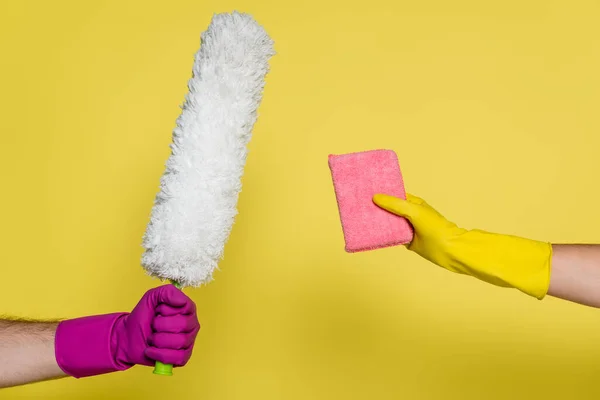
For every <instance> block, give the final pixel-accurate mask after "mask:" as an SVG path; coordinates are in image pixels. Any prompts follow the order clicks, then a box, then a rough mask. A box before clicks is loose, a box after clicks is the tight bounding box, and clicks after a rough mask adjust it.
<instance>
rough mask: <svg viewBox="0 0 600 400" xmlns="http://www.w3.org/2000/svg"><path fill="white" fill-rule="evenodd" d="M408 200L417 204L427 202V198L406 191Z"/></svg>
mask: <svg viewBox="0 0 600 400" xmlns="http://www.w3.org/2000/svg"><path fill="white" fill-rule="evenodd" d="M406 200H407V201H409V202H411V203H413V204H417V205H421V204H425V200H423V199H422V198H420V197H417V196H415V195H414V194H410V193H406Z"/></svg>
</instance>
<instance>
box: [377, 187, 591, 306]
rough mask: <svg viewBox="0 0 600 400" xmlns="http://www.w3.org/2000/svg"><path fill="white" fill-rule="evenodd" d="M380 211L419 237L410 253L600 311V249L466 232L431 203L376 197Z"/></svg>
mask: <svg viewBox="0 0 600 400" xmlns="http://www.w3.org/2000/svg"><path fill="white" fill-rule="evenodd" d="M373 201H374V202H375V204H376V205H378V206H379V207H381V208H383V209H385V210H387V211H389V212H391V213H393V214H396V215H398V216H401V217H404V218H406V219H408V221H409V222H410V223H411V225H412V226H413V228H414V237H413V239H412V241H411V242H410V243H409V244H408V246H407V248H408V249H409V250H411V251H413V252H415V253H417V254H419V255H420V256H421V257H423V258H425V259H427V260H429V261H431V262H432V263H434V264H437V265H438V266H440V267H442V268H445V269H447V270H449V271H452V272H456V273H460V274H464V275H469V276H473V277H475V278H478V279H480V280H482V281H485V282H488V283H491V284H493V285H497V286H501V287H508V288H516V289H518V290H520V291H522V292H524V293H526V294H528V295H530V296H533V297H535V298H537V299H543V298H544V297H545V296H546V295H550V296H553V297H557V298H561V299H564V300H569V301H573V302H576V303H579V304H584V305H588V306H592V307H598V308H600V245H593V244H592V245H583V244H581V245H580V244H551V243H548V242H543V241H537V240H531V239H527V238H522V237H517V236H511V235H503V234H498V233H491V232H485V231H482V230H479V229H464V228H462V227H459V226H457V225H456V224H455V223H453V222H451V221H449V220H447V219H446V218H445V217H444V216H442V215H441V214H440V213H439V212H438V211H437V210H435V209H434V208H433V207H432V206H430V205H429V204H427V202H425V200H423V199H421V198H419V197H416V196H413V195H410V194H408V195H407V198H406V199H399V198H395V197H391V196H386V195H376V196H375V197H374V198H373Z"/></svg>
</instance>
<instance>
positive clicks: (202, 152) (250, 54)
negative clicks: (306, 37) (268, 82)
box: [142, 12, 275, 287]
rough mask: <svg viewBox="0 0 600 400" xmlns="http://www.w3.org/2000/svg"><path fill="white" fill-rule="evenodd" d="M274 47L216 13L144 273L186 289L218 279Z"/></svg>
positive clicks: (178, 131)
mask: <svg viewBox="0 0 600 400" xmlns="http://www.w3.org/2000/svg"><path fill="white" fill-rule="evenodd" d="M274 54H275V52H274V49H273V41H272V40H271V38H270V37H269V36H268V34H267V33H266V32H265V30H264V29H263V28H262V27H261V26H260V25H259V24H258V23H257V22H256V21H255V20H254V19H253V18H252V17H251V16H250V15H247V14H242V13H237V12H234V13H225V14H216V15H214V16H213V19H212V21H211V23H210V25H209V27H208V29H207V30H206V31H205V32H203V33H202V35H201V47H200V50H199V51H198V52H197V53H196V55H195V62H194V67H193V73H192V78H191V79H190V80H189V83H188V88H189V93H188V94H187V95H186V97H185V102H184V104H183V106H182V112H181V115H180V116H179V118H178V119H177V126H176V128H175V129H174V131H173V143H172V144H171V150H172V152H171V155H170V157H169V159H168V160H167V163H166V170H165V172H164V174H163V176H162V178H161V181H160V191H159V193H158V195H157V197H156V199H155V202H154V206H153V208H152V212H151V215H150V222H149V223H148V227H147V229H146V233H145V235H144V238H143V247H144V249H145V251H144V254H143V255H142V266H143V267H144V269H145V270H146V271H147V272H148V273H149V274H150V275H152V276H154V277H157V278H159V279H161V280H166V279H169V280H172V281H175V282H177V283H178V284H179V285H181V286H182V287H186V286H194V287H197V286H200V285H201V284H203V283H208V282H209V281H211V280H212V278H213V271H214V270H215V269H216V268H217V266H218V263H219V261H220V260H221V259H222V257H223V250H224V247H225V243H226V242H227V239H228V238H229V234H230V231H231V228H232V226H233V223H234V219H235V216H236V215H237V201H238V196H239V192H240V190H241V178H242V175H243V171H244V166H245V164H246V155H247V144H248V142H249V140H250V138H251V136H252V129H253V127H254V124H255V122H256V119H257V109H258V107H259V105H260V102H261V99H262V91H263V88H264V85H265V76H266V75H267V72H268V71H269V65H268V61H269V59H270V58H271V57H272V56H273V55H274Z"/></svg>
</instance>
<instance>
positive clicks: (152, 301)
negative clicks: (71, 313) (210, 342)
mask: <svg viewBox="0 0 600 400" xmlns="http://www.w3.org/2000/svg"><path fill="white" fill-rule="evenodd" d="M199 330H200V324H199V323H198V318H197V316H196V305H195V304H194V302H193V301H192V300H191V299H190V298H189V297H187V296H186V295H185V294H184V293H183V292H182V291H181V290H179V289H177V288H176V287H175V286H173V285H165V286H160V287H157V288H154V289H151V290H149V291H148V292H146V294H144V296H143V297H142V299H141V300H140V302H139V303H138V304H137V306H136V307H135V308H134V309H133V311H132V312H131V313H115V314H107V315H94V316H89V317H83V318H76V319H71V320H66V321H63V322H61V323H60V324H59V325H58V328H57V330H56V339H55V353H56V361H57V363H58V366H59V367H60V368H61V369H62V370H63V371H64V372H65V373H66V374H67V375H70V376H73V377H75V378H82V377H86V376H93V375H100V374H105V373H109V372H116V371H124V370H126V369H128V368H131V367H132V366H134V365H136V364H139V365H147V366H153V365H154V363H155V361H160V362H162V363H164V364H173V366H174V367H181V366H183V365H185V364H186V363H187V362H188V360H189V359H190V357H191V355H192V350H193V347H194V341H195V340H196V335H197V334H198V331H199Z"/></svg>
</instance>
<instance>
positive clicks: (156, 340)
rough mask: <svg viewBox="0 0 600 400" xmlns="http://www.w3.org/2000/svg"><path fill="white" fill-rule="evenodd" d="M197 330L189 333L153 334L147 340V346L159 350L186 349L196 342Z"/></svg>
mask: <svg viewBox="0 0 600 400" xmlns="http://www.w3.org/2000/svg"><path fill="white" fill-rule="evenodd" d="M199 330H200V328H197V329H194V330H193V331H192V332H190V333H162V332H159V333H155V334H153V335H152V336H150V338H149V339H148V344H150V345H151V346H153V347H157V348H159V349H172V350H184V349H188V348H189V347H191V346H192V345H193V344H194V342H195V341H196V335H197V334H198V331H199Z"/></svg>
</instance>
